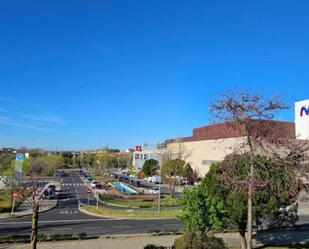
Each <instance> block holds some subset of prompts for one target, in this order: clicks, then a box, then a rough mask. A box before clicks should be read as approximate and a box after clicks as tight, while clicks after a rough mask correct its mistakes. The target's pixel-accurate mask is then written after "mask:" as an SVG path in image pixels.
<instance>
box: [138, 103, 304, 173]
mask: <svg viewBox="0 0 309 249" xmlns="http://www.w3.org/2000/svg"><path fill="white" fill-rule="evenodd" d="M257 122H259V123H261V125H264V126H269V127H271V128H272V129H280V131H281V133H282V135H283V136H285V138H287V139H292V140H295V139H299V140H309V100H304V101H299V102H296V103H295V121H294V122H282V121H269V120H264V121H257ZM244 139H245V131H244V129H233V128H231V127H229V126H227V125H226V124H215V125H206V126H203V127H199V128H194V129H193V132H192V136H189V137H183V138H179V139H170V140H166V148H165V149H164V150H162V149H160V150H156V151H154V150H151V151H150V152H149V153H148V152H147V150H144V151H142V150H140V151H135V152H134V158H133V165H134V167H135V168H136V169H140V168H142V164H143V162H141V160H143V161H145V159H148V158H156V159H160V154H162V153H166V152H172V155H174V156H175V157H178V158H179V155H180V157H181V158H182V159H183V160H185V161H186V162H187V163H189V164H190V165H191V167H192V168H193V169H194V170H196V171H197V172H198V174H199V175H200V176H203V175H205V173H207V172H208V170H209V168H210V165H211V164H212V163H213V162H218V161H222V160H223V159H224V157H225V156H226V155H228V154H230V153H232V152H234V151H235V148H237V147H238V146H239V147H241V146H240V145H241V144H243V141H244ZM148 154H149V155H148ZM140 156H141V160H140V159H139V158H140Z"/></svg>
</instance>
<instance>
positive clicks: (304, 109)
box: [300, 106, 309, 117]
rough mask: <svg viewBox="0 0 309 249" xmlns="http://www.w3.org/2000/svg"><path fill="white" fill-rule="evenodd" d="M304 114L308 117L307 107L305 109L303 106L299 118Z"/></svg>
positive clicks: (308, 110)
mask: <svg viewBox="0 0 309 249" xmlns="http://www.w3.org/2000/svg"><path fill="white" fill-rule="evenodd" d="M304 112H305V113H306V115H307V116H308V115H309V106H308V108H306V107H305V106H303V107H302V108H301V109H300V116H301V117H302V116H303V115H304Z"/></svg>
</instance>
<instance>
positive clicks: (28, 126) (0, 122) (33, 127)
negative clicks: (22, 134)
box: [0, 116, 53, 131]
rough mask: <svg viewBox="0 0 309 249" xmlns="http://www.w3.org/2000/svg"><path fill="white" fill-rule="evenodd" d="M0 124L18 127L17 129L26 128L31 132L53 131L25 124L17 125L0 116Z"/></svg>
mask: <svg viewBox="0 0 309 249" xmlns="http://www.w3.org/2000/svg"><path fill="white" fill-rule="evenodd" d="M0 124H3V125H8V126H13V127H19V128H27V129H32V130H39V131H53V130H51V129H46V128H43V127H40V126H37V125H32V124H27V123H18V122H15V121H13V120H11V119H9V118H8V117H4V116H0Z"/></svg>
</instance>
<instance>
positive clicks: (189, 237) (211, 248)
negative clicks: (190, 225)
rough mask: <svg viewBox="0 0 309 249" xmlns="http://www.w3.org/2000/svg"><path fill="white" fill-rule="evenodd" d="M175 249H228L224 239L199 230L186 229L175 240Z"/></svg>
mask: <svg viewBox="0 0 309 249" xmlns="http://www.w3.org/2000/svg"><path fill="white" fill-rule="evenodd" d="M174 246H175V249H228V247H227V246H226V245H225V243H224V241H223V239H221V238H216V237H214V236H209V235H206V234H204V233H201V232H197V231H186V232H184V233H183V235H182V236H181V237H179V238H178V239H176V240H175V242H174Z"/></svg>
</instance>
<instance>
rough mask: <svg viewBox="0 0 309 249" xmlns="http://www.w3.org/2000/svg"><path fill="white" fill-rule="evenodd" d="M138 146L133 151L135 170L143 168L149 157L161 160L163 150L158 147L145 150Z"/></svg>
mask: <svg viewBox="0 0 309 249" xmlns="http://www.w3.org/2000/svg"><path fill="white" fill-rule="evenodd" d="M136 147H137V148H136V149H135V151H134V152H133V168H134V169H135V170H140V169H142V168H143V166H144V163H145V162H146V160H148V159H155V160H158V161H160V160H161V156H160V155H161V152H160V150H158V149H146V150H143V149H142V147H141V146H136Z"/></svg>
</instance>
